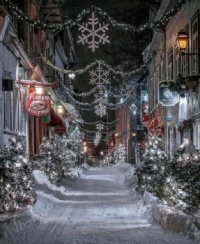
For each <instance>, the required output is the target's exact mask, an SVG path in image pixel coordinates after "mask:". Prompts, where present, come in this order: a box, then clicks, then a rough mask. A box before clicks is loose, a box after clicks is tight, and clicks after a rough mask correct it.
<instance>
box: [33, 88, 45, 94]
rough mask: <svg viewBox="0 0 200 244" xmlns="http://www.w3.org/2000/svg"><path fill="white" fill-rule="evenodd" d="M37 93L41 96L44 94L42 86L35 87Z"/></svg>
mask: <svg viewBox="0 0 200 244" xmlns="http://www.w3.org/2000/svg"><path fill="white" fill-rule="evenodd" d="M35 92H36V93H37V94H38V95H41V94H42V93H43V88H42V87H41V86H35Z"/></svg>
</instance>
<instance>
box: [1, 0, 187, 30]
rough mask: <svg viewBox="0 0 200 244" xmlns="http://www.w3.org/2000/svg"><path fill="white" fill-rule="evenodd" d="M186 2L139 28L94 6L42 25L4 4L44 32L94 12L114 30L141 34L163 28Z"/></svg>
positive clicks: (7, 2) (17, 15) (69, 23)
mask: <svg viewBox="0 0 200 244" xmlns="http://www.w3.org/2000/svg"><path fill="white" fill-rule="evenodd" d="M186 2H187V0H180V1H178V3H177V4H176V5H175V6H174V7H173V8H171V9H170V10H169V11H168V12H167V13H166V14H165V15H164V16H163V17H162V18H161V19H160V20H156V21H153V22H152V23H146V24H144V25H140V26H139V27H136V26H133V25H131V24H124V23H119V22H117V21H116V20H114V19H112V18H111V17H110V16H109V15H108V14H107V13H106V12H104V11H103V10H102V9H101V8H98V7H96V6H91V7H89V8H88V9H83V11H82V12H81V13H79V14H78V15H77V16H76V18H75V19H68V20H66V21H64V23H59V24H52V23H51V24H47V23H44V22H43V21H42V20H39V19H37V20H33V19H30V18H29V17H28V16H27V15H26V14H24V12H23V11H22V10H20V9H19V8H18V7H17V6H16V5H14V4H13V3H12V2H11V1H9V0H5V1H4V3H5V5H6V6H7V8H8V9H9V10H10V11H12V13H13V14H14V15H15V16H16V17H17V18H18V19H21V20H24V21H26V22H28V23H30V24H31V25H33V26H34V27H36V28H38V29H44V30H52V31H60V30H63V29H65V28H66V27H73V26H75V25H77V24H78V23H80V22H81V21H82V20H83V19H84V17H86V16H87V15H88V14H89V13H91V12H95V13H97V14H99V15H100V16H101V17H102V19H104V20H105V22H106V23H108V24H110V25H112V26H113V27H114V28H117V29H120V30H123V31H130V32H137V33H140V32H143V31H145V30H147V29H153V28H163V26H165V25H166V24H167V23H168V22H169V21H170V19H171V18H172V17H173V16H174V15H175V14H176V13H177V12H178V11H179V10H180V9H181V7H182V6H183V5H184V4H185V3H186Z"/></svg>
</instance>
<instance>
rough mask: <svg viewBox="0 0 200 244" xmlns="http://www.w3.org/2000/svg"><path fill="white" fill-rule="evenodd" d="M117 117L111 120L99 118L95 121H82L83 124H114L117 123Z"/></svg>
mask: <svg viewBox="0 0 200 244" xmlns="http://www.w3.org/2000/svg"><path fill="white" fill-rule="evenodd" d="M117 121H118V119H116V120H114V121H111V122H103V121H101V120H99V121H95V122H86V121H84V122H83V124H86V125H96V124H99V123H100V124H104V125H111V124H115V123H117Z"/></svg>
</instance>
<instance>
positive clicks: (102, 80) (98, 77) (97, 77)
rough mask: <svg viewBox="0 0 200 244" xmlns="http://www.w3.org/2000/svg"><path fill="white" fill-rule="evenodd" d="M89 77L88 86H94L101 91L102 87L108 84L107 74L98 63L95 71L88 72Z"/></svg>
mask: <svg viewBox="0 0 200 244" xmlns="http://www.w3.org/2000/svg"><path fill="white" fill-rule="evenodd" d="M90 76H91V79H90V84H92V85H96V86H97V87H98V89H102V85H105V84H108V83H109V72H108V71H107V70H103V69H102V67H101V64H100V62H98V67H97V68H96V70H92V71H90Z"/></svg>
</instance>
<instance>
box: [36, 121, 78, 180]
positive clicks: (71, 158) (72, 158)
mask: <svg viewBox="0 0 200 244" xmlns="http://www.w3.org/2000/svg"><path fill="white" fill-rule="evenodd" d="M81 138H82V135H81V132H80V129H79V127H78V126H75V128H74V129H73V130H72V131H71V132H70V133H69V134H64V135H63V136H58V135H54V136H53V137H52V138H50V139H47V138H43V140H42V143H41V145H40V153H39V155H36V156H35V157H34V160H33V165H34V169H39V170H42V171H44V172H45V173H46V174H47V176H48V178H49V181H50V182H52V183H56V184H58V183H59V182H60V181H61V180H62V179H63V178H64V177H65V176H66V175H67V173H68V171H69V169H70V168H72V167H75V166H76V165H77V163H78V160H79V157H80V146H81V143H82V141H81Z"/></svg>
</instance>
